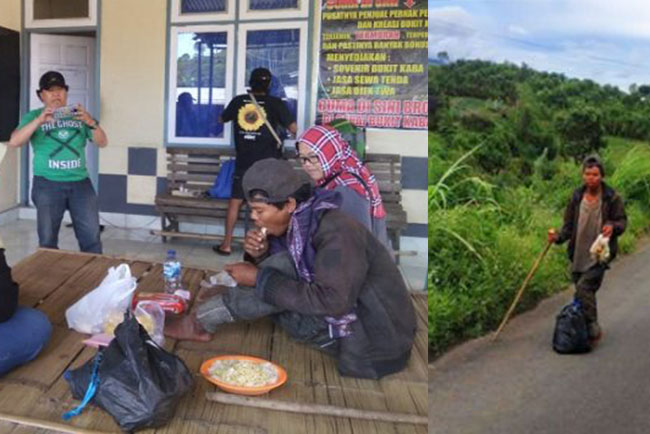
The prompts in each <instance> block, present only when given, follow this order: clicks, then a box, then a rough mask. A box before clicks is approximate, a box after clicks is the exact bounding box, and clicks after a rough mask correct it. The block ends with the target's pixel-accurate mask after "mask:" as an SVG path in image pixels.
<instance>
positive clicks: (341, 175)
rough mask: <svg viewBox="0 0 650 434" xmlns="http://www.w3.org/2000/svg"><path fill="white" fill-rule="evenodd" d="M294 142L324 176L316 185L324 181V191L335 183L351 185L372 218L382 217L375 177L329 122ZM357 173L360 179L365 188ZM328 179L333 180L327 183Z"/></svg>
mask: <svg viewBox="0 0 650 434" xmlns="http://www.w3.org/2000/svg"><path fill="white" fill-rule="evenodd" d="M298 142H299V143H304V144H305V145H306V146H307V147H309V149H310V150H311V151H313V152H314V154H316V156H317V157H318V161H319V162H320V165H321V167H322V169H323V173H324V175H325V176H324V177H323V179H321V180H320V181H318V185H322V184H324V183H326V182H327V184H326V185H325V188H326V189H328V190H332V189H334V188H335V187H336V186H337V185H343V186H346V187H348V188H351V189H353V190H354V191H356V192H357V193H358V194H359V195H361V196H362V197H365V198H366V199H367V200H368V201H369V202H370V208H371V214H372V216H373V217H374V218H384V217H385V216H386V211H385V210H384V205H383V204H382V201H381V194H380V193H379V185H378V184H377V180H376V179H375V176H374V175H373V174H372V173H370V170H368V168H367V167H366V166H364V164H363V163H362V162H361V161H360V160H359V158H358V157H357V155H356V154H355V153H354V151H353V150H352V148H351V147H350V145H349V144H348V142H346V141H345V140H344V139H343V137H341V134H340V133H339V132H338V131H337V130H336V129H334V128H333V127H331V126H329V125H315V126H313V127H311V128H309V129H308V130H307V131H305V133H304V134H303V135H302V137H300V139H299V140H298ZM355 175H356V176H355ZM357 176H358V177H359V178H361V179H363V182H365V184H366V186H367V187H368V188H367V189H366V188H365V187H364V185H363V184H362V183H361V182H360V181H359V179H358V178H357ZM332 178H333V179H334V180H333V181H332V182H328V181H330V180H331V179H332Z"/></svg>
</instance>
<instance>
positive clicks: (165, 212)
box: [153, 147, 248, 242]
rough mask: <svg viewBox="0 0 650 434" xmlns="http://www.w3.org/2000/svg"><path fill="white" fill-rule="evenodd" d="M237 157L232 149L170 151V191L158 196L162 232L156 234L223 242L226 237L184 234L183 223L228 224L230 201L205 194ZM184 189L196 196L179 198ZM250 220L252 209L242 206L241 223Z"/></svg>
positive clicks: (166, 236)
mask: <svg viewBox="0 0 650 434" xmlns="http://www.w3.org/2000/svg"><path fill="white" fill-rule="evenodd" d="M234 157H235V151H234V150H233V149H231V148H171V147H169V148H167V191H166V192H165V193H163V194H159V195H157V196H156V200H155V203H156V209H157V210H158V212H159V213H160V219H161V230H160V231H153V232H154V233H156V234H157V235H160V236H162V240H163V242H166V241H167V238H168V237H183V238H198V239H207V240H218V239H222V238H223V236H219V235H207V234H199V233H194V232H182V231H181V230H180V223H181V222H188V223H206V222H210V221H214V220H215V219H218V220H223V221H224V222H225V219H226V213H227V210H228V199H215V198H212V197H209V196H207V195H205V194H204V193H205V192H206V191H207V190H208V189H209V188H210V187H212V185H213V184H214V180H215V178H216V177H217V175H218V173H219V171H220V170H221V167H222V164H223V163H224V162H226V161H228V160H229V159H231V158H234ZM181 189H183V190H185V191H187V192H188V193H190V194H193V196H179V195H178V192H179V191H180V190H181ZM239 220H243V221H244V222H245V225H246V224H247V221H248V207H247V206H244V207H242V210H241V211H240V213H239V217H238V221H239Z"/></svg>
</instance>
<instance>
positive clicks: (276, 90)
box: [245, 29, 300, 119]
mask: <svg viewBox="0 0 650 434" xmlns="http://www.w3.org/2000/svg"><path fill="white" fill-rule="evenodd" d="M299 56H300V30H299V29H278V30H249V31H248V32H247V33H246V71H245V77H246V83H248V78H249V77H250V74H251V71H252V70H253V69H255V68H267V69H268V70H270V71H271V74H272V75H273V79H272V80H271V88H270V90H269V94H270V95H273V96H275V97H278V98H281V99H282V100H284V102H285V104H286V105H287V107H288V108H289V111H290V112H291V113H292V114H293V116H294V119H295V118H296V116H297V114H298V90H299V89H298V77H299V68H300V65H299Z"/></svg>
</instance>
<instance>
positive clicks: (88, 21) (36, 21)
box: [0, 0, 97, 29]
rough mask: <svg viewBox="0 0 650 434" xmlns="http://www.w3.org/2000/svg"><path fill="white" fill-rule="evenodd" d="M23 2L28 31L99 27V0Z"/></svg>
mask: <svg viewBox="0 0 650 434" xmlns="http://www.w3.org/2000/svg"><path fill="white" fill-rule="evenodd" d="M23 1H24V5H25V28H28V29H31V28H65V27H87V28H92V27H95V26H96V25H97V0H23ZM0 3H3V1H2V0H0ZM0 8H1V7H0ZM0 13H1V12H0Z"/></svg>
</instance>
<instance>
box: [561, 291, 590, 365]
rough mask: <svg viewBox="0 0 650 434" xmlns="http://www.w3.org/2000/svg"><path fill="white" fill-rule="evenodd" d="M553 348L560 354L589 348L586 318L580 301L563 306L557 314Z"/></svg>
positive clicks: (585, 350) (583, 351) (583, 350)
mask: <svg viewBox="0 0 650 434" xmlns="http://www.w3.org/2000/svg"><path fill="white" fill-rule="evenodd" d="M553 349H554V350H555V351H556V352H558V353H560V354H578V353H586V352H588V351H590V350H591V344H590V343H589V332H588V330H587V320H586V319H585V315H584V313H583V311H582V307H581V305H580V302H579V301H577V300H575V301H574V302H573V303H571V304H569V305H567V306H564V307H563V308H562V310H561V311H560V313H559V314H558V316H557V319H556V322H555V331H554V332H553Z"/></svg>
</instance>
